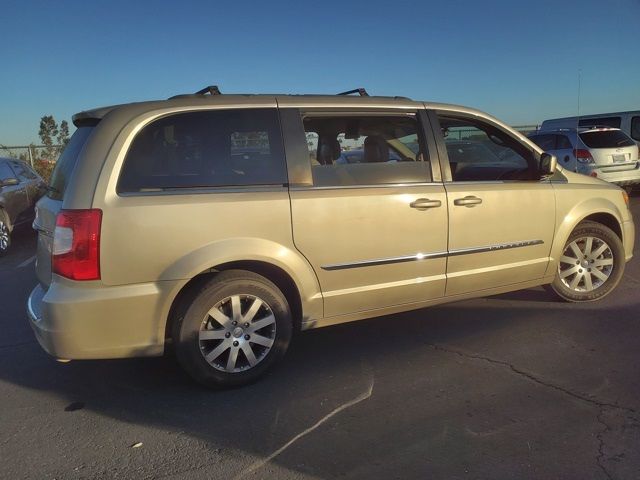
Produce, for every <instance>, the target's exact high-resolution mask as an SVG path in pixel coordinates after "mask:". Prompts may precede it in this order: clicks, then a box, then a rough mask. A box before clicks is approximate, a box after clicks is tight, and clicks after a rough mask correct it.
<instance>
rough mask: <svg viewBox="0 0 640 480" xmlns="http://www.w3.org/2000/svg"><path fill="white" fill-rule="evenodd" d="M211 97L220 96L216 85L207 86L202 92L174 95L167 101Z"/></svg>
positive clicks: (220, 93)
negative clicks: (207, 95)
mask: <svg viewBox="0 0 640 480" xmlns="http://www.w3.org/2000/svg"><path fill="white" fill-rule="evenodd" d="M207 93H208V94H209V95H211V96H213V95H222V92H221V91H220V89H219V88H218V86H217V85H209V86H208V87H205V88H203V89H202V90H198V91H197V92H196V93H183V94H181V95H174V96H173V97H169V100H174V99H176V98H194V97H203V96H205V95H206V94H207Z"/></svg>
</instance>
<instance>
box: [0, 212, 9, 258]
mask: <svg viewBox="0 0 640 480" xmlns="http://www.w3.org/2000/svg"><path fill="white" fill-rule="evenodd" d="M10 246H11V232H10V231H9V224H8V222H7V217H6V214H5V213H4V212H3V211H2V210H0V257H1V256H3V255H4V254H6V253H7V251H8V250H9V247H10Z"/></svg>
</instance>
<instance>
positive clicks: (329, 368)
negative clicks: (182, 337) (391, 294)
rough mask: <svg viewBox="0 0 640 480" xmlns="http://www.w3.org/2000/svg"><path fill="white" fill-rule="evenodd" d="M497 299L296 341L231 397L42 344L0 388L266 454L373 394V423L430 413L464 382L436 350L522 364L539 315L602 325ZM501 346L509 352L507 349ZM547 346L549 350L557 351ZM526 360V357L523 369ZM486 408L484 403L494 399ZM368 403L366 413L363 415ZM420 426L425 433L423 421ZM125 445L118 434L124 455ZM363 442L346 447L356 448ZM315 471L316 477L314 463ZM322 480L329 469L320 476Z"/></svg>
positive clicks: (437, 416)
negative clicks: (473, 351) (418, 402)
mask: <svg viewBox="0 0 640 480" xmlns="http://www.w3.org/2000/svg"><path fill="white" fill-rule="evenodd" d="M542 295H544V297H543V296H542ZM496 298H498V299H499V300H503V301H499V302H496V301H495V300H493V299H476V300H469V301H465V302H459V303H454V304H449V305H444V306H439V307H432V308H429V309H423V310H419V311H414V312H407V313H403V314H398V315H392V316H386V317H380V318H376V319H373V320H369V321H366V322H356V323H352V324H345V325H339V326H335V327H328V328H324V329H319V330H316V331H310V332H304V333H301V334H299V335H298V336H297V338H295V341H294V343H293V344H292V346H291V348H290V351H289V352H288V354H287V356H286V357H285V359H284V361H283V362H282V363H281V365H280V366H279V368H277V369H276V370H275V371H274V372H272V373H271V374H269V375H268V376H266V378H263V379H262V380H261V381H259V382H257V383H255V384H253V385H250V386H246V387H243V388H238V389H233V390H220V391H213V390H206V389H204V388H201V387H199V386H197V385H195V384H194V383H192V382H191V380H190V379H188V378H187V377H186V375H185V374H183V373H182V371H181V370H180V369H179V368H178V367H177V365H176V363H175V362H174V360H173V359H172V358H171V357H170V356H168V357H164V358H157V359H130V360H109V361H76V362H71V363H69V364H60V363H57V362H55V361H54V360H53V359H51V358H49V357H48V356H47V355H46V354H44V353H43V352H42V351H41V350H40V349H39V347H38V346H37V345H27V346H22V347H20V348H18V349H16V350H15V351H12V352H10V351H7V350H4V351H3V352H2V355H1V356H0V381H3V382H10V383H12V384H15V385H18V386H21V387H26V388H29V389H31V390H33V391H34V392H39V391H40V392H46V393H47V396H48V398H51V397H54V399H57V400H52V401H53V405H56V408H58V409H59V410H60V411H62V410H65V409H66V411H67V412H68V413H65V415H73V414H74V412H75V411H77V410H79V409H84V410H90V411H92V412H96V413H97V414H99V415H100V416H103V417H108V418H112V419H116V420H118V421H119V422H127V423H131V424H136V425H142V426H151V427H154V428H157V429H161V430H163V431H166V430H170V431H173V432H179V434H180V435H186V436H188V437H191V438H196V439H198V440H200V441H203V442H205V443H206V445H207V446H208V448H211V449H223V450H225V451H232V452H242V454H243V455H246V456H248V458H263V457H267V456H268V455H269V454H271V453H272V452H274V451H276V450H277V449H278V448H280V447H281V446H282V445H284V444H285V442H287V441H288V440H290V439H291V438H293V437H294V436H295V435H296V434H299V433H300V432H301V431H303V430H304V429H307V428H308V427H310V426H312V425H313V424H314V423H316V422H317V421H318V420H319V419H321V418H322V417H323V416H325V415H327V414H328V413H329V412H331V411H332V410H334V409H336V408H338V407H340V405H343V404H344V403H345V402H348V401H350V400H352V399H354V398H356V397H358V395H361V394H362V392H363V391H366V389H367V388H370V387H371V388H373V396H372V399H375V398H376V397H377V396H378V397H379V398H384V399H385V400H384V409H383V410H380V411H378V412H377V413H376V414H375V416H376V417H380V416H384V415H385V411H386V409H388V408H390V409H392V410H393V408H395V407H394V405H402V404H403V403H404V402H407V401H408V399H409V398H413V399H415V398H416V395H417V396H418V398H420V396H423V398H424V402H426V403H425V406H426V405H427V404H428V401H427V399H428V398H430V399H432V400H433V401H436V402H441V400H440V399H438V400H436V399H435V397H434V396H433V395H434V388H436V387H437V388H436V391H437V389H440V391H442V390H443V389H447V388H449V387H450V386H451V387H452V388H455V387H454V383H458V384H460V382H462V383H464V382H466V381H467V379H466V378H465V377H464V376H463V377H460V376H459V375H458V373H456V374H452V377H451V381H452V382H454V383H452V384H451V385H450V384H449V383H448V380H447V378H446V375H447V372H448V370H449V369H454V370H455V369H460V368H463V369H464V368H466V367H464V366H462V367H461V365H460V358H457V357H456V355H443V353H442V351H438V350H437V349H436V348H434V346H438V345H450V344H462V345H465V347H464V348H475V347H478V348H481V347H482V346H486V345H487V344H492V343H497V344H498V345H499V346H498V347H497V348H498V350H500V349H501V348H505V349H506V350H504V351H502V352H501V353H502V354H504V355H505V356H514V357H517V356H518V355H520V351H522V349H523V348H529V347H530V346H531V345H530V344H527V342H531V343H532V344H535V343H536V342H544V341H545V340H544V339H540V338H535V335H533V336H532V335H530V334H529V333H528V331H529V330H528V329H530V322H537V323H538V324H539V325H540V329H541V330H540V331H544V328H545V320H544V318H546V317H551V316H554V317H555V318H556V319H557V318H561V317H562V316H564V318H565V320H563V321H565V322H567V329H575V328H580V323H581V322H582V324H583V325H585V326H586V327H587V328H590V329H591V328H594V327H593V325H594V322H595V323H599V322H601V319H600V318H599V317H597V316H594V315H596V314H597V312H596V314H593V313H589V312H590V310H589V309H588V308H580V307H578V308H576V307H575V306H570V305H568V304H563V303H559V302H554V301H552V300H550V297H549V296H548V295H547V294H546V293H545V292H542V291H538V290H537V289H536V290H527V291H524V292H518V293H517V294H515V293H512V294H507V295H502V296H500V297H496ZM544 299H546V302H545V300H544ZM637 308H638V305H637V304H635V305H631V306H625V307H623V308H617V309H611V310H610V311H609V312H608V315H611V316H612V318H616V317H617V316H622V315H626V316H629V315H630V312H631V311H632V310H634V309H635V310H637ZM571 312H578V314H576V315H572V314H571ZM554 321H556V322H557V321H558V320H554ZM600 333H601V332H600ZM518 335H521V337H519V336H518ZM502 342H504V345H506V344H508V343H509V342H510V343H511V345H510V347H509V348H507V347H504V346H503V344H502ZM519 342H523V344H519ZM541 345H542V343H541ZM545 348H547V347H545ZM548 348H550V349H551V350H550V351H552V352H555V350H554V349H557V348H564V347H558V346H548ZM21 349H24V350H21ZM25 350H26V351H25ZM20 355H21V357H20V358H19V360H15V359H17V358H18V357H19V356H20ZM12 357H13V358H12ZM527 358H528V357H525V356H523V357H522V361H523V362H525V361H527ZM551 362H553V360H551ZM455 371H456V372H457V370H455ZM443 375H444V378H443ZM469 381H473V380H469ZM494 388H496V389H497V392H498V393H499V394H501V395H507V396H508V395H514V396H519V395H520V393H519V392H516V391H501V389H502V388H503V387H500V386H499V385H496V386H495V387H494ZM509 388H510V387H509ZM378 391H380V394H378V393H377V392H378ZM383 392H384V393H383ZM436 393H437V392H436ZM51 394H53V395H51ZM445 396H446V394H445ZM47 401H49V400H47ZM414 401H415V400H414ZM486 401H487V402H488V403H487V406H488V405H489V402H491V401H493V400H491V399H489V398H487V399H486ZM529 401H531V400H529ZM459 402H461V400H460V399H455V400H449V401H447V402H444V403H437V407H434V410H433V413H432V414H429V415H433V417H429V418H431V420H432V421H433V422H435V423H434V425H437V426H438V427H437V428H438V429H440V428H441V427H442V422H443V421H444V420H443V419H446V418H447V416H450V417H451V418H455V417H456V416H457V415H459V414H460V412H461V410H460V409H463V410H464V408H465V406H464V405H463V404H461V403H459ZM366 403H367V402H363V403H362V407H361V408H367V407H366V405H365V404H366ZM434 405H435V404H434ZM479 408H482V405H480V406H479ZM354 409H355V407H354ZM345 415H346V414H345ZM352 415H354V414H351V415H347V417H348V418H350V417H351V416H352ZM239 416H243V417H244V418H249V419H250V425H249V426H248V427H246V426H245V427H243V428H238V422H237V421H231V420H232V419H234V418H238V417H239ZM431 420H429V421H431ZM374 423H375V426H372V427H371V428H375V430H376V432H377V435H381V436H384V435H385V434H393V435H396V436H397V435H398V434H397V432H396V431H395V429H396V428H397V426H396V427H394V426H393V425H385V422H384V419H383V418H380V419H379V420H378V421H374ZM445 423H446V422H445ZM434 428H435V427H434ZM425 429H427V430H428V427H427V425H426V424H425ZM425 431H426V430H425ZM432 433H433V434H434V435H435V430H434V432H431V433H429V435H431V434H432ZM403 438H405V437H402V436H400V440H397V442H400V444H396V445H395V446H396V448H397V450H398V451H402V449H403V448H404V447H405V446H406V447H409V445H402V442H403V441H406V442H411V441H413V440H410V436H409V437H406V438H405V439H404V440H402V439H403ZM132 440H134V439H131V438H123V440H122V441H123V448H125V447H126V446H127V445H128V444H129V443H131V441H132ZM154 441H157V440H154V439H153V438H152V437H150V438H148V439H145V442H148V443H149V444H152V443H153V442H154ZM364 445H365V444H363V445H361V446H359V447H357V446H354V445H351V447H350V448H353V449H356V450H357V449H362V448H365V446H364ZM311 454H312V453H311V452H310V455H311ZM307 460H308V459H307ZM309 461H311V460H309ZM344 461H345V462H347V463H349V462H350V465H349V467H350V468H352V469H354V470H355V469H357V468H359V462H361V461H362V459H361V458H360V459H359V458H358V456H357V455H354V458H353V459H352V460H348V459H346V460H344ZM273 462H274V463H275V464H277V465H279V466H280V467H283V468H286V469H290V470H298V469H300V468H302V470H304V469H305V468H311V467H309V465H307V467H301V466H300V465H299V462H297V461H294V458H292V457H290V456H287V455H281V456H278V457H277V458H275V459H274V460H273ZM317 462H320V460H317ZM317 462H316V463H317ZM312 463H313V462H312ZM329 463H330V462H329ZM314 465H315V467H314V468H316V471H315V473H316V474H317V473H318V472H317V469H318V468H321V467H320V466H318V465H316V464H314ZM322 468H324V467H322ZM326 468H329V467H328V466H327V467H326ZM342 468H344V466H343V467H342ZM322 475H328V476H332V475H333V473H331V472H329V471H326V472H324V473H323V474H322ZM322 475H321V476H322Z"/></svg>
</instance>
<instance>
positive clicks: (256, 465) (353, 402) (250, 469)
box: [234, 377, 375, 480]
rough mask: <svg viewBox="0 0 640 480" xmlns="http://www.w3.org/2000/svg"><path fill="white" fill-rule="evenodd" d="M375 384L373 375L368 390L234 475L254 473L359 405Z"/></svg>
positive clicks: (238, 477) (235, 478)
mask: <svg viewBox="0 0 640 480" xmlns="http://www.w3.org/2000/svg"><path fill="white" fill-rule="evenodd" d="M374 384H375V380H374V378H373V377H372V378H371V381H370V383H369V387H368V388H367V390H365V391H364V392H362V393H361V394H360V395H358V396H357V397H355V398H353V399H351V400H349V401H348V402H346V403H343V404H342V405H340V406H339V407H337V408H334V409H333V410H331V412H329V413H328V414H327V415H325V416H324V417H322V418H321V419H320V420H318V421H317V422H316V423H314V424H313V425H312V426H310V427H309V428H307V429H305V430H303V431H302V432H300V433H299V434H297V435H296V436H295V437H293V438H292V439H291V440H289V441H288V442H287V443H285V444H284V445H283V446H281V447H280V448H279V449H277V450H276V451H275V452H273V453H272V454H271V455H269V456H268V457H266V458H264V459H261V460H257V461H256V462H254V463H253V464H251V465H249V467H248V468H247V469H245V470H243V471H242V472H240V473H239V474H238V475H236V476H235V477H234V480H238V479H240V478H242V477H245V476H246V475H249V474H250V473H253V472H255V471H256V470H258V469H259V468H261V467H262V466H264V465H266V464H267V463H269V462H270V461H271V460H273V459H274V458H276V457H277V456H278V455H280V454H281V453H282V452H284V451H285V450H286V449H287V448H289V447H290V446H291V445H293V444H294V443H295V442H297V441H298V440H300V439H301V438H302V437H304V436H306V435H308V434H309V433H311V432H313V431H314V430H316V429H317V428H318V427H320V425H322V424H323V423H325V422H326V421H327V420H329V419H330V418H331V417H333V416H334V415H337V414H338V413H340V412H342V411H343V410H346V409H347V408H350V407H353V406H354V405H357V404H358V403H360V402H362V401H364V400H367V399H369V398H371V395H372V393H373V386H374Z"/></svg>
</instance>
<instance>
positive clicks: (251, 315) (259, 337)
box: [198, 295, 276, 373]
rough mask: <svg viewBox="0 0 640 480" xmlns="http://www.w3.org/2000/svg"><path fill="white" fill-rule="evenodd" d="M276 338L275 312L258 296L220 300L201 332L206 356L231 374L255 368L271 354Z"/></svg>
mask: <svg viewBox="0 0 640 480" xmlns="http://www.w3.org/2000/svg"><path fill="white" fill-rule="evenodd" d="M275 337H276V318H275V316H274V314H273V311H272V310H271V307H270V306H269V305H268V304H267V303H266V302H265V301H264V300H262V299H260V298H258V297H256V296H254V295H232V296H230V297H226V298H224V299H223V300H221V301H220V302H218V303H216V304H215V305H214V306H213V308H211V310H209V312H208V313H207V315H206V316H205V318H204V319H203V321H202V324H201V326H200V330H199V332H198V340H199V344H200V352H201V353H202V355H203V357H204V359H205V360H206V361H207V363H209V365H211V366H212V367H214V368H216V369H217V370H221V371H223V372H227V373H236V372H241V371H245V370H249V369H251V368H253V367H255V366H256V365H257V364H258V363H260V362H261V361H262V360H264V358H265V357H266V356H267V354H268V353H269V351H270V350H271V347H272V346H273V344H274V342H275Z"/></svg>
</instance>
